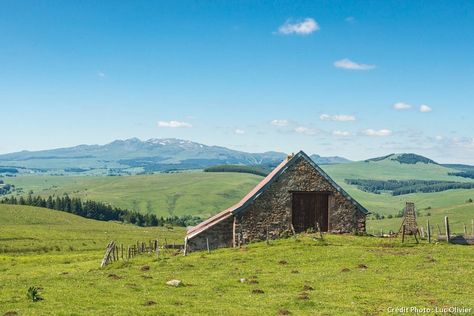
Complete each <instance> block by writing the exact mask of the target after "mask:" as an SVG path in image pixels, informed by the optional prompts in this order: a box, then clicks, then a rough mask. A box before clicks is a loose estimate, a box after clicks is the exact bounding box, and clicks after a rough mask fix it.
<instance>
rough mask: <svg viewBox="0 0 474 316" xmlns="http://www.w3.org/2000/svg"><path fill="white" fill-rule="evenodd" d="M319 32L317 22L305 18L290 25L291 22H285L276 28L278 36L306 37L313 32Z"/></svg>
mask: <svg viewBox="0 0 474 316" xmlns="http://www.w3.org/2000/svg"><path fill="white" fill-rule="evenodd" d="M318 30H319V25H318V22H316V21H315V20H314V19H311V18H306V19H304V20H303V21H299V22H295V23H291V21H289V20H288V21H286V22H285V24H283V25H282V26H280V27H279V28H278V33H279V34H284V35H289V34H298V35H308V34H311V33H313V32H315V31H318Z"/></svg>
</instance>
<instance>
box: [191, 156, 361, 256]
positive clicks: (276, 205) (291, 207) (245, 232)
mask: <svg viewBox="0 0 474 316" xmlns="http://www.w3.org/2000/svg"><path fill="white" fill-rule="evenodd" d="M368 213H369V212H368V211H367V210H366V209H365V208H364V207H363V206H362V205H360V204H359V203H358V202H357V201H356V200H354V199H353V198H352V197H351V196H349V194H347V193H346V192H345V191H344V190H343V189H342V188H341V187H340V186H339V185H338V184H337V183H335V182H334V181H333V180H332V179H331V178H330V177H329V176H328V175H327V174H326V173H325V172H324V171H323V170H322V169H321V168H320V167H319V166H318V165H316V164H315V163H314V161H313V160H312V159H311V158H309V157H308V155H306V154H305V153H304V152H303V151H300V152H299V153H297V154H296V155H293V156H288V157H287V158H286V159H285V160H284V161H283V162H282V163H281V164H280V165H278V166H277V167H276V168H275V169H274V170H273V171H272V172H271V173H270V174H269V175H268V176H267V177H266V178H265V179H263V180H262V181H261V182H260V183H259V184H258V185H257V186H256V187H255V188H254V189H253V190H252V191H250V192H249V193H248V194H247V195H246V196H245V197H244V198H243V199H242V200H241V201H240V202H238V203H237V204H235V205H233V206H231V207H230V208H228V209H226V210H224V211H222V212H220V213H219V214H217V215H215V216H212V217H211V218H209V219H207V220H206V221H204V222H202V223H200V224H199V225H197V226H194V227H192V228H190V229H189V230H188V232H187V235H186V238H185V243H186V245H187V249H188V251H196V250H202V249H206V248H207V243H209V247H210V248H211V249H215V248H220V247H235V246H238V245H241V244H246V243H249V242H253V241H259V240H265V239H266V238H267V234H268V236H269V238H278V237H280V236H288V235H290V234H292V233H293V232H296V233H300V232H304V231H307V230H311V229H312V230H317V224H318V223H319V227H320V228H321V230H322V231H323V232H332V233H365V218H366V215H367V214H368Z"/></svg>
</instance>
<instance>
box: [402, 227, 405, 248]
mask: <svg viewBox="0 0 474 316" xmlns="http://www.w3.org/2000/svg"><path fill="white" fill-rule="evenodd" d="M404 242H405V225H403V226H402V244H403V243H404Z"/></svg>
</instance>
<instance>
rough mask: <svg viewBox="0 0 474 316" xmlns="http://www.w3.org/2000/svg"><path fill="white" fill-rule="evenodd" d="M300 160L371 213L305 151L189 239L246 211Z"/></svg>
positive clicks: (190, 232) (193, 229)
mask: <svg viewBox="0 0 474 316" xmlns="http://www.w3.org/2000/svg"><path fill="white" fill-rule="evenodd" d="M299 158H303V159H305V160H306V161H307V162H308V163H309V164H310V165H311V166H312V167H313V168H314V169H316V170H317V172H318V173H319V174H321V175H322V176H323V178H324V179H326V180H327V181H328V182H329V183H330V184H331V185H332V186H333V187H334V188H335V189H336V190H337V191H338V192H339V193H341V194H342V195H343V196H344V197H345V198H346V199H348V200H349V201H350V202H352V204H354V205H355V206H356V208H357V209H358V210H359V211H360V212H362V213H363V214H369V213H370V212H369V211H368V210H367V209H366V208H365V207H363V206H362V205H360V204H359V202H357V201H356V200H354V199H353V198H352V197H351V196H350V195H349V194H348V193H347V192H346V191H344V189H343V188H342V187H341V186H339V185H338V184H337V183H336V182H335V181H334V180H333V179H331V177H330V176H329V175H328V174H327V173H326V172H324V170H323V169H321V167H319V166H318V165H317V164H316V163H315V162H314V161H313V160H312V159H311V158H310V157H309V156H308V155H307V154H306V153H304V152H303V151H300V152H298V153H297V154H296V155H293V156H288V157H287V158H286V159H285V160H283V161H282V162H281V163H280V164H279V165H278V166H277V167H276V168H275V169H273V170H272V172H270V174H268V175H267V176H266V177H265V178H264V179H263V180H262V181H260V183H259V184H257V186H256V187H254V188H253V189H252V191H250V192H249V193H248V194H247V195H246V196H245V197H244V198H243V199H242V200H240V201H239V202H238V203H237V204H234V205H232V206H231V207H229V208H228V209H225V210H224V211H222V212H220V213H218V214H216V215H214V216H212V217H210V218H208V219H207V220H205V221H204V222H202V223H200V224H198V225H196V226H194V227H191V228H190V229H189V230H188V232H187V235H186V236H187V237H188V238H192V237H194V236H196V235H198V234H199V233H200V232H202V231H204V230H206V229H208V228H209V227H212V226H214V225H215V224H217V223H219V222H221V221H223V220H225V219H227V218H229V217H231V216H232V215H234V214H238V213H239V212H241V211H242V210H244V209H245V208H246V207H247V206H248V205H249V204H250V203H252V202H253V201H254V200H255V199H257V198H258V197H259V196H260V195H261V194H262V193H263V192H265V190H266V189H267V188H268V187H269V186H270V185H271V184H272V183H273V181H275V180H277V179H278V178H279V177H280V175H281V174H283V173H284V172H285V171H286V170H287V169H288V168H289V167H290V166H292V165H293V164H294V163H295V162H297V161H298V160H299Z"/></svg>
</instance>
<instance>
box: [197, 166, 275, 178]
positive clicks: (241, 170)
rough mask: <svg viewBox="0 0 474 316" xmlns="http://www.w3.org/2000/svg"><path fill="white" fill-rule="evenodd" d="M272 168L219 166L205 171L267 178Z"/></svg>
mask: <svg viewBox="0 0 474 316" xmlns="http://www.w3.org/2000/svg"><path fill="white" fill-rule="evenodd" d="M271 170H272V169H271V168H269V167H266V166H263V165H262V166H257V165H252V166H248V165H218V166H212V167H208V168H205V169H204V172H239V173H250V174H256V175H258V176H263V177H266V176H267V175H268V174H269V173H270V172H271Z"/></svg>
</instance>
